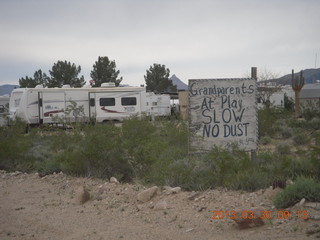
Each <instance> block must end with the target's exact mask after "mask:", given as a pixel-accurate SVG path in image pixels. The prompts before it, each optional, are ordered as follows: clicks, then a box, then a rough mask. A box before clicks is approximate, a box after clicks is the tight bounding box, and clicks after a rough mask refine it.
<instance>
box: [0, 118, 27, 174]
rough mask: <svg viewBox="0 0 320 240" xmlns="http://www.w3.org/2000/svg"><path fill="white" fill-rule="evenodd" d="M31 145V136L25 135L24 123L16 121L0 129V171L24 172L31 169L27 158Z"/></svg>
mask: <svg viewBox="0 0 320 240" xmlns="http://www.w3.org/2000/svg"><path fill="white" fill-rule="evenodd" d="M31 144H32V136H31V135H30V134H26V125H25V123H23V122H21V121H19V120H17V121H15V122H11V126H10V127H8V126H3V127H0V169H4V170H7V171H13V170H21V171H24V170H29V169H30V168H32V163H30V159H29V158H28V156H27V152H28V150H29V148H30V146H31ZM24 168H25V169H24Z"/></svg>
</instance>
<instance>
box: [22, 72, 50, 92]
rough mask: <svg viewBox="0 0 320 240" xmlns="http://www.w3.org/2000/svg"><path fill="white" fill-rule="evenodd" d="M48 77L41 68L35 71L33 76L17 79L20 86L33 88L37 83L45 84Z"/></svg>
mask: <svg viewBox="0 0 320 240" xmlns="http://www.w3.org/2000/svg"><path fill="white" fill-rule="evenodd" d="M48 81H49V77H48V76H47V74H45V73H43V72H42V71H41V69H39V70H38V71H35V72H34V74H33V78H31V77H28V76H26V77H25V78H20V79H19V85H20V87H21V88H34V87H36V86H37V85H42V86H44V87H45V86H47V83H48Z"/></svg>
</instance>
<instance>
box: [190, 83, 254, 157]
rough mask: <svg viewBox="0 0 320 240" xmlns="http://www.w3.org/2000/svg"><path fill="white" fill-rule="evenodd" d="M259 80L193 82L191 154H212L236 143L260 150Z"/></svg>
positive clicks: (191, 95) (250, 149)
mask: <svg viewBox="0 0 320 240" xmlns="http://www.w3.org/2000/svg"><path fill="white" fill-rule="evenodd" d="M257 128H258V127H257V104H256V80H255V79H253V78H236V79H191V80H189V152H202V151H209V150H211V149H212V148H213V146H214V145H216V146H220V147H223V148H229V147H230V146H231V145H232V144H233V143H235V144H237V145H238V147H239V148H240V149H243V150H245V151H251V152H252V151H255V150H256V149H257V135H258V129H257Z"/></svg>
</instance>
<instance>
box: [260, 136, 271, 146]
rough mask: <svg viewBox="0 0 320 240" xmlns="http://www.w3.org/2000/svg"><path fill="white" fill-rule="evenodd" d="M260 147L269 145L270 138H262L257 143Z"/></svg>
mask: <svg viewBox="0 0 320 240" xmlns="http://www.w3.org/2000/svg"><path fill="white" fill-rule="evenodd" d="M259 142H260V143H261V144H262V145H267V144H270V143H271V137H269V136H263V137H262V138H261V139H260V141H259Z"/></svg>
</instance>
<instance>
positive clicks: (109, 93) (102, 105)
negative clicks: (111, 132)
mask: <svg viewBox="0 0 320 240" xmlns="http://www.w3.org/2000/svg"><path fill="white" fill-rule="evenodd" d="M145 103H146V90H145V88H144V87H114V85H112V84H103V85H102V87H101V88H70V86H68V85H67V86H63V87H62V88H43V87H41V86H37V87H36V88H18V89H15V90H13V92H12V94H11V97H10V103H9V114H10V115H9V116H10V118H11V119H16V118H20V119H22V120H23V121H25V122H27V123H28V124H30V125H39V124H43V123H61V122H63V123H71V122H78V121H79V122H80V121H81V122H89V121H95V122H107V121H122V120H124V119H126V118H129V117H131V116H141V115H142V114H144V113H145V111H146V104H145Z"/></svg>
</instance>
